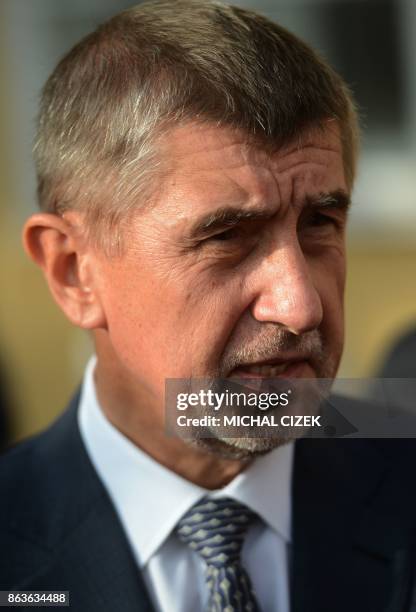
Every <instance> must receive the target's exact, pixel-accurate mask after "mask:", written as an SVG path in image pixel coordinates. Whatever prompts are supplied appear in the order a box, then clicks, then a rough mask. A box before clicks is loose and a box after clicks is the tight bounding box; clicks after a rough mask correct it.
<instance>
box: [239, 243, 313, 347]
mask: <svg viewBox="0 0 416 612" xmlns="http://www.w3.org/2000/svg"><path fill="white" fill-rule="evenodd" d="M256 276H257V278H256V287H257V297H256V299H255V300H254V301H253V303H252V310H251V313H252V315H253V317H254V318H255V319H256V320H257V321H261V322H272V323H278V324H280V325H281V326H282V327H284V328H286V329H287V330H288V331H290V332H292V333H293V334H296V335H300V334H302V333H305V332H307V331H311V330H312V329H316V328H317V327H318V326H319V325H320V323H321V321H322V316H323V310H322V301H321V297H320V295H319V293H318V291H317V289H316V287H315V285H314V283H313V279H312V277H311V270H310V269H309V266H308V263H307V261H306V260H305V256H304V254H303V252H302V250H301V248H300V246H299V243H298V242H297V240H296V239H294V240H293V242H291V243H286V244H285V245H280V246H279V247H278V248H276V249H275V250H274V252H273V253H272V254H270V255H269V256H268V257H267V258H265V259H264V260H263V261H262V262H261V263H260V264H259V268H258V269H257V272H256Z"/></svg>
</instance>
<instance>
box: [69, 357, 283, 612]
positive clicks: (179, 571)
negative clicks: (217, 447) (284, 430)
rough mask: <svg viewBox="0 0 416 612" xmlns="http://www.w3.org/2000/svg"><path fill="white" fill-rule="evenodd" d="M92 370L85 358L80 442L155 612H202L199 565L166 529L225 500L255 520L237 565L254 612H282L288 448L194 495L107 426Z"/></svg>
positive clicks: (203, 598) (92, 364) (203, 593)
mask: <svg viewBox="0 0 416 612" xmlns="http://www.w3.org/2000/svg"><path fill="white" fill-rule="evenodd" d="M95 363H96V359H95V358H94V357H93V358H92V359H91V360H90V362H89V363H88V365H87V368H86V371H85V376H84V381H83V386H82V391H81V400H80V405H79V411H78V423H79V428H80V432H81V437H82V440H83V442H84V444H85V447H86V449H87V452H88V455H89V457H90V459H91V462H92V464H93V466H94V467H95V470H96V471H97V474H98V476H99V478H100V479H101V481H102V483H103V485H104V487H105V488H106V490H107V491H108V493H109V496H110V498H111V500H112V502H113V504H114V507H115V509H116V512H117V514H118V516H119V518H120V521H121V524H122V526H123V528H124V530H125V533H126V535H127V539H128V541H129V543H130V546H131V550H132V552H133V555H134V557H135V559H136V562H137V566H138V568H140V570H141V572H142V575H143V578H144V580H145V583H146V586H147V587H148V590H149V593H150V596H151V599H152V601H153V603H154V606H155V609H156V610H158V611H159V612H198V611H202V610H203V609H204V603H205V602H206V599H207V592H206V587H205V581H204V563H203V561H202V560H201V559H200V557H199V556H198V555H197V553H195V552H194V551H192V550H191V549H190V548H188V547H187V546H186V544H184V543H182V542H181V541H180V540H179V538H178V536H177V535H176V534H175V533H174V529H175V526H176V524H177V522H178V521H179V519H180V518H181V517H182V515H183V514H185V513H186V512H187V511H188V510H189V509H190V508H191V507H192V506H193V505H194V504H195V503H196V502H197V501H199V500H200V499H201V498H202V497H204V496H207V495H208V496H210V497H231V498H233V499H235V500H237V501H240V502H242V503H244V504H245V505H246V506H248V507H249V508H250V509H251V510H253V511H254V512H256V513H257V514H258V515H259V516H260V517H261V518H262V519H263V521H262V522H257V523H255V524H253V525H252V526H251V527H250V528H249V531H248V533H247V535H246V538H245V542H244V545H243V549H242V562H243V564H244V566H245V567H246V570H247V572H248V574H249V576H250V578H251V581H252V585H253V587H254V590H255V592H256V597H257V600H258V602H259V605H260V606H261V609H262V610H263V611H264V612H289V575H288V547H289V545H290V518H291V493H290V490H291V473H292V463H293V449H294V446H293V443H291V444H286V445H285V446H282V447H280V448H277V449H276V450H274V451H272V452H270V453H268V454H267V455H264V456H262V457H259V458H257V459H256V460H255V461H253V463H251V464H250V465H249V467H248V468H246V470H245V471H243V472H242V473H241V474H239V475H238V476H236V477H235V478H234V479H233V480H232V481H231V482H230V483H229V484H228V485H227V486H226V487H224V488H222V489H218V490H216V491H211V490H207V489H204V488H202V487H199V486H197V485H195V484H193V483H191V482H189V481H188V480H185V479H184V478H182V477H181V476H179V475H178V474H176V473H175V472H172V471H170V470H169V469H167V468H166V467H164V466H162V465H160V464H159V463H158V462H157V461H155V460H154V459H152V458H151V457H150V456H149V455H148V454H147V453H145V452H143V451H142V450H141V449H140V448H138V447H137V446H136V445H135V444H133V443H132V442H131V441H130V440H128V439H127V438H126V437H125V436H124V435H123V434H122V433H121V432H120V431H119V430H118V429H116V428H115V427H114V426H113V425H112V424H111V423H110V422H109V421H108V419H107V418H106V417H105V415H104V413H103V411H102V410H101V408H100V406H99V404H98V400H97V395H96V392H95V384H94V376H93V374H94V367H95ZM103 537H105V534H103Z"/></svg>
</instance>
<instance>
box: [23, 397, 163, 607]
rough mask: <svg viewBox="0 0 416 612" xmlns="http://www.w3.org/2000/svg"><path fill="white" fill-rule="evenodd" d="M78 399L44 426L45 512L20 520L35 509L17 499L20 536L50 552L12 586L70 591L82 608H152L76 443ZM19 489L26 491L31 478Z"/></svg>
mask: <svg viewBox="0 0 416 612" xmlns="http://www.w3.org/2000/svg"><path fill="white" fill-rule="evenodd" d="M77 404H78V397H75V399H74V400H73V402H72V404H71V406H70V408H69V409H68V410H67V412H66V413H64V415H63V416H62V417H61V418H60V419H59V420H58V421H57V422H56V423H55V424H54V426H53V427H52V429H51V430H49V431H48V432H47V433H45V434H44V436H45V438H44V441H43V445H42V457H40V458H39V457H38V458H37V461H40V462H44V464H47V465H48V467H47V470H46V471H45V470H44V469H43V466H42V465H41V466H40V469H41V470H42V472H44V473H45V474H48V475H49V478H48V479H44V480H47V481H48V482H45V483H44V487H45V489H47V490H46V492H45V498H46V499H49V500H50V507H48V509H47V516H48V520H47V521H45V518H44V515H43V514H42V515H39V517H38V518H37V519H36V517H35V520H33V516H32V520H31V521H30V522H28V521H25V517H24V513H25V512H28V513H30V512H32V511H33V509H31V508H30V499H26V500H25V499H21V502H20V504H19V507H20V508H22V516H21V517H20V520H19V521H18V523H19V524H20V525H21V530H20V537H21V536H22V535H24V537H25V539H27V540H28V541H30V542H31V543H32V545H36V543H37V544H38V546H39V547H42V548H43V549H44V550H45V549H46V548H47V549H48V550H49V551H50V554H49V557H48V559H47V560H46V561H44V562H43V565H42V566H41V567H39V568H38V570H37V571H36V572H35V574H33V575H31V576H28V577H27V578H26V579H25V580H24V581H23V582H22V584H20V585H18V586H16V588H21V589H26V590H42V589H43V590H65V591H69V592H70V605H71V606H72V607H73V609H75V610H80V611H81V610H82V612H90V611H91V612H96V611H97V610H101V611H103V612H104V611H105V612H107V611H108V612H114V611H115V610H123V612H151V611H153V610H154V608H153V607H152V604H151V602H150V598H149V596H148V593H147V591H146V588H145V585H144V582H143V579H142V577H141V574H140V571H139V569H138V567H137V564H136V562H135V560H134V557H133V555H132V553H131V551H130V548H129V544H128V542H127V539H126V536H125V534H124V531H123V529H122V527H121V524H120V522H119V519H118V517H117V515H116V513H115V510H114V509H113V506H112V504H111V502H110V500H109V498H108V495H107V493H106V491H105V489H104V487H103V486H102V485H101V483H100V481H99V479H98V477H97V475H96V473H95V471H94V469H93V467H92V465H91V463H90V461H89V458H88V456H87V454H86V451H85V449H84V446H83V444H82V441H81V437H80V434H79V430H78V425H77V420H76V408H77ZM22 491H23V492H24V495H25V496H27V497H29V496H30V483H29V482H28V483H27V485H26V486H24V487H23V488H22ZM26 525H30V526H31V527H26ZM30 529H31V530H32V532H30V531H29V530H30ZM25 530H26V532H25V533H22V531H23V532H24V531H25ZM36 541H37V542H36Z"/></svg>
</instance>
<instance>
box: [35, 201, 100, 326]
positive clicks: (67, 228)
mask: <svg viewBox="0 0 416 612" xmlns="http://www.w3.org/2000/svg"><path fill="white" fill-rule="evenodd" d="M74 218H75V217H72V221H73V220H74ZM81 227H82V226H81V225H80V224H76V223H73V222H71V221H70V220H69V219H68V218H63V217H60V216H58V215H54V214H48V213H39V214H35V215H33V216H31V217H30V218H29V219H28V221H27V222H26V224H25V227H24V230H23V244H24V247H25V250H26V252H27V254H28V255H29V257H30V258H31V259H32V260H33V261H34V262H35V263H36V264H37V265H38V266H40V268H41V269H42V270H43V273H44V275H45V278H46V280H47V283H48V285H49V289H50V291H51V293H52V295H53V297H54V299H55V301H56V302H57V304H58V305H59V307H60V308H61V310H63V312H64V313H65V315H66V316H67V318H68V319H69V320H70V321H71V323H73V324H74V325H77V326H78V327H82V328H84V329H98V328H106V322H105V316H104V312H103V309H102V306H101V302H100V300H99V295H98V291H96V290H95V289H94V275H93V265H92V253H91V252H90V250H89V249H88V245H87V244H86V239H85V235H84V233H83V232H82V231H81V230H80V228H81Z"/></svg>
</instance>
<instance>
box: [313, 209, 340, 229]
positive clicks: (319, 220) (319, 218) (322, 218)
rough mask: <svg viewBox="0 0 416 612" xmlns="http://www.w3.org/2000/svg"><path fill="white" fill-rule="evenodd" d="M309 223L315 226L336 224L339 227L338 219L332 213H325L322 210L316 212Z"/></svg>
mask: <svg viewBox="0 0 416 612" xmlns="http://www.w3.org/2000/svg"><path fill="white" fill-rule="evenodd" d="M309 225H312V226H314V227H322V226H324V225H334V226H335V227H338V220H337V219H336V218H335V217H332V216H330V215H325V214H323V213H321V212H315V213H313V214H312V215H311V217H310V219H309Z"/></svg>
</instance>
